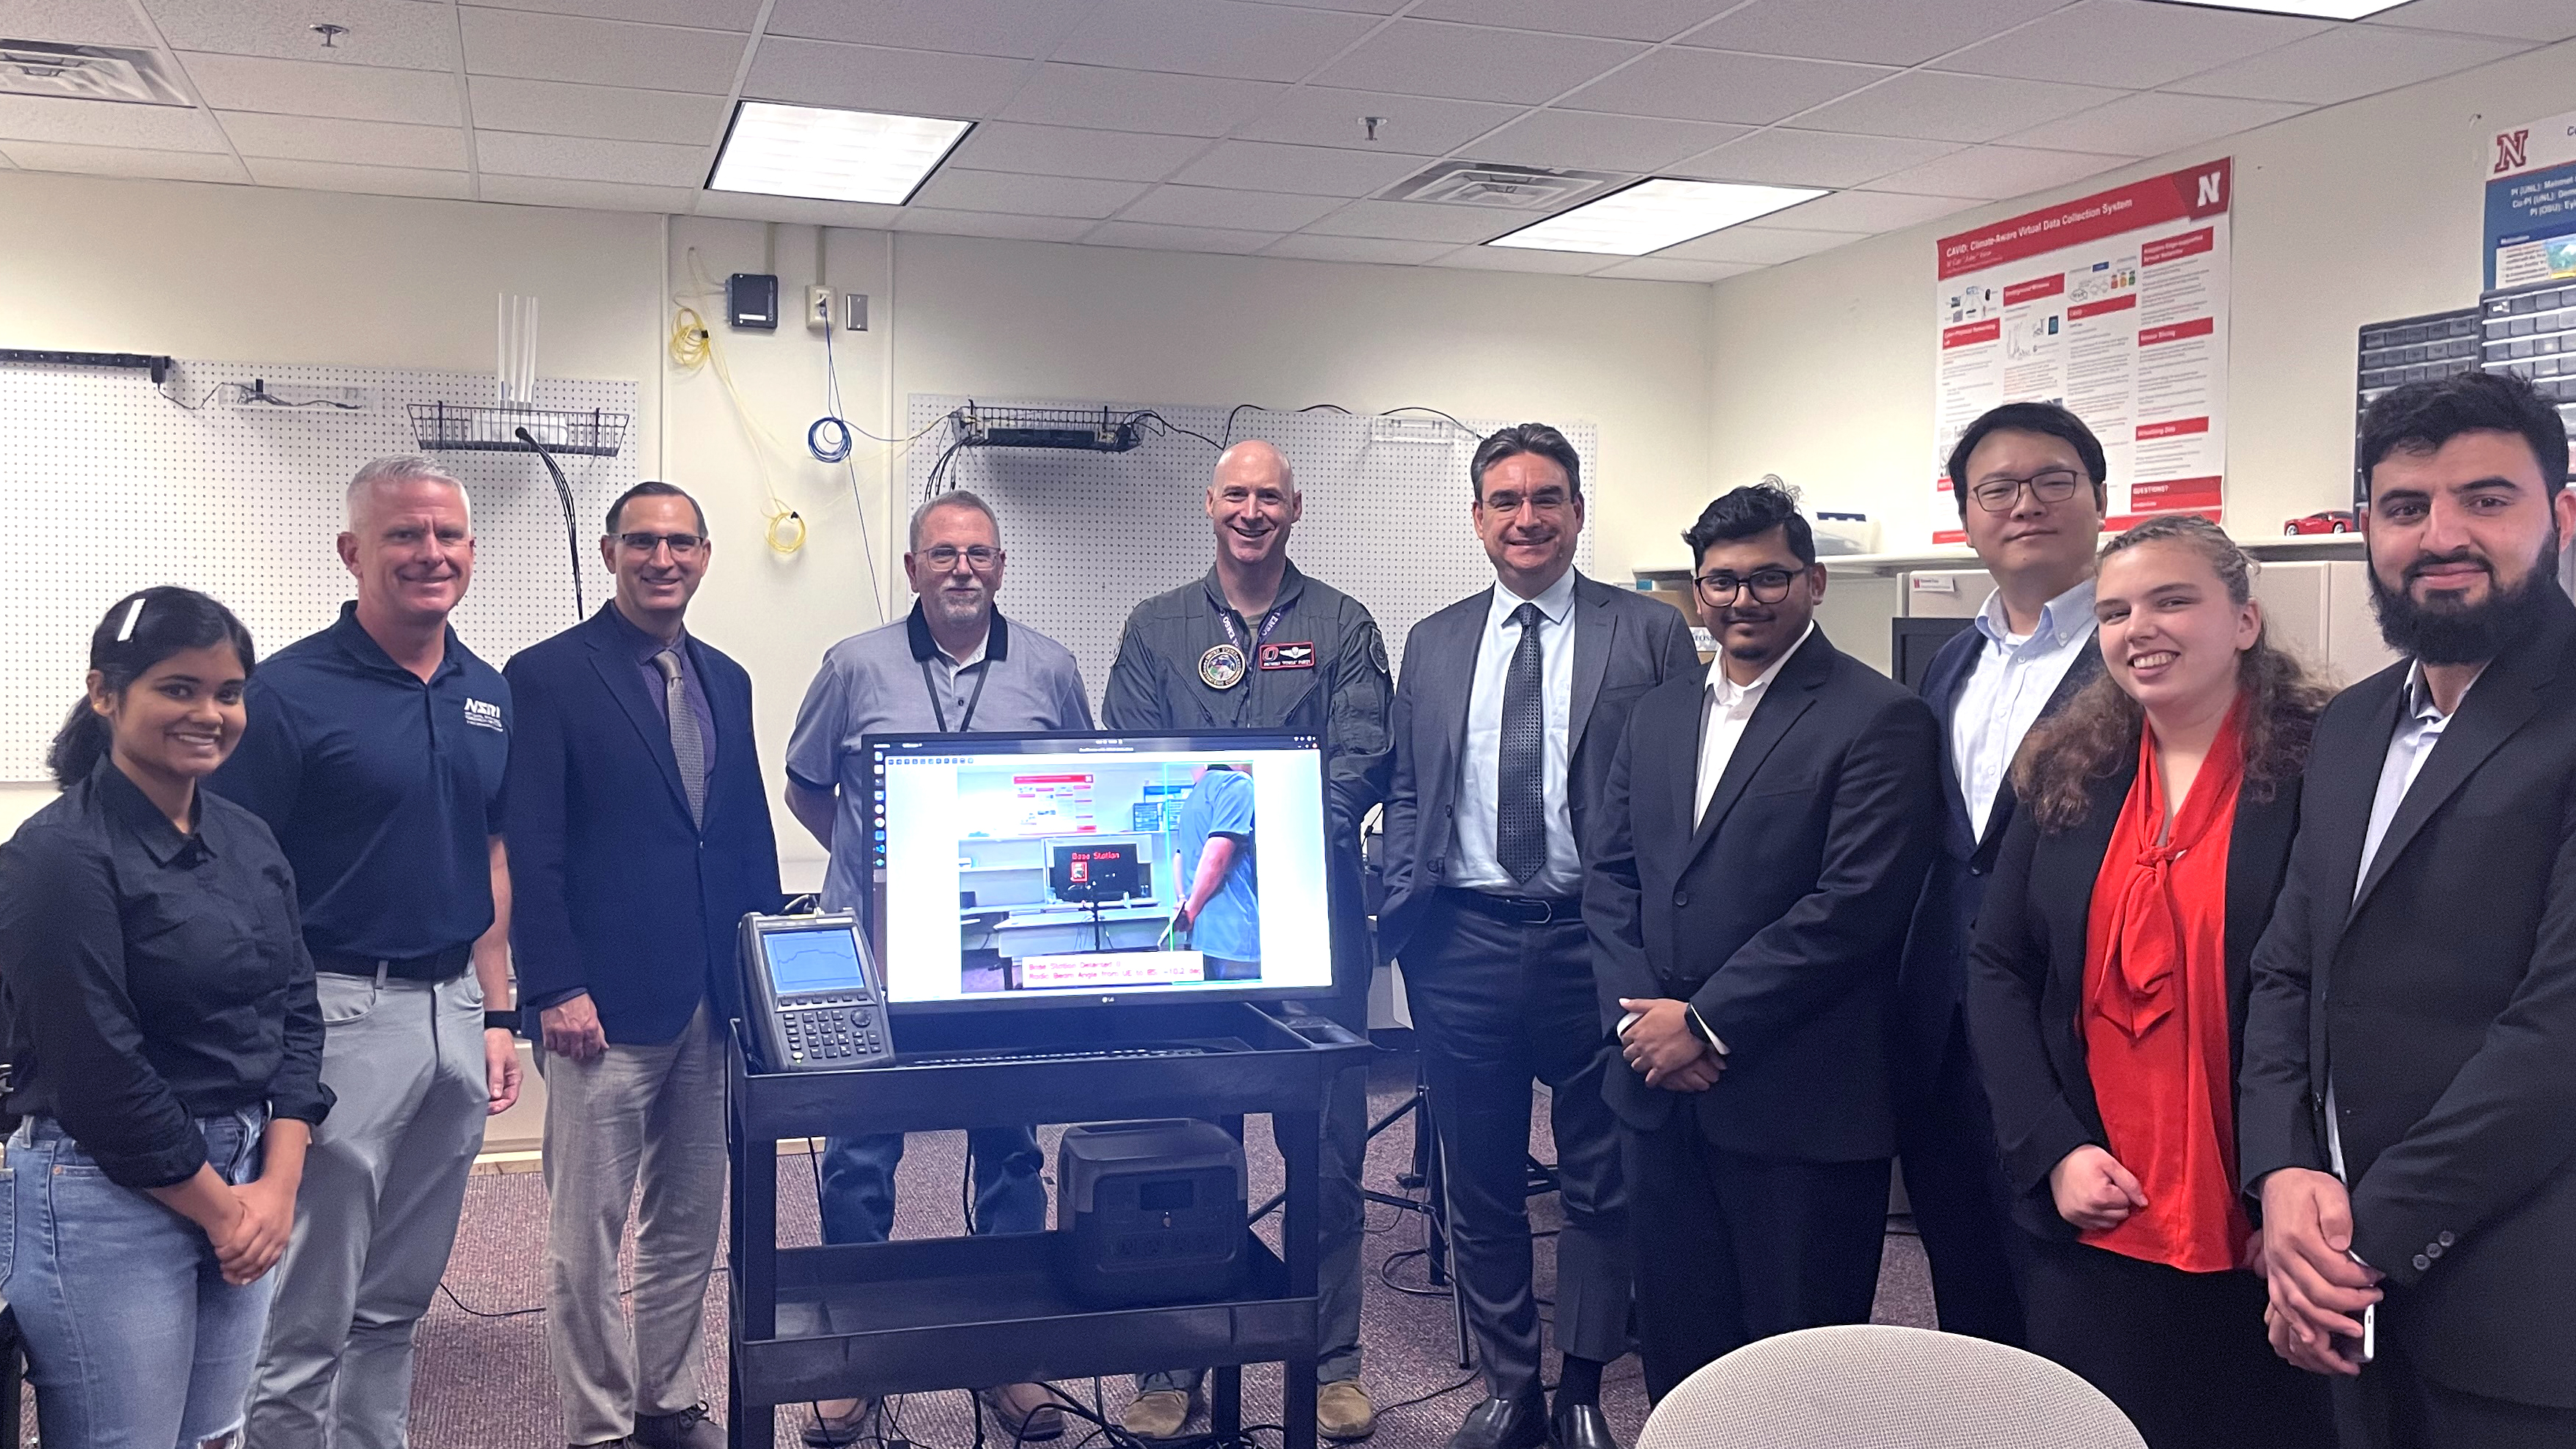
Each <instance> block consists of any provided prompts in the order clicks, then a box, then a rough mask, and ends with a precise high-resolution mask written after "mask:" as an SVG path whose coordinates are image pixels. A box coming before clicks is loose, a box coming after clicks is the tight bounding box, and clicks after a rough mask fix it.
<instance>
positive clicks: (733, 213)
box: [695, 191, 1090, 231]
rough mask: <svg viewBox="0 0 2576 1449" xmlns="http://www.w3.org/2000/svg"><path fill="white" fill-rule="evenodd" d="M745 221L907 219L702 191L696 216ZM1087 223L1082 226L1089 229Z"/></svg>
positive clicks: (848, 204)
mask: <svg viewBox="0 0 2576 1449" xmlns="http://www.w3.org/2000/svg"><path fill="white" fill-rule="evenodd" d="M695 214H696V215H699V216H726V217H733V218H736V219H738V220H742V221H789V222H795V223H798V224H799V225H806V226H847V227H857V228H859V229H861V230H865V231H892V230H893V229H894V224H895V220H896V219H897V218H898V217H901V216H902V215H903V208H902V207H900V206H876V205H872V204H870V203H868V202H864V201H820V200H816V199H815V198H813V197H808V196H755V195H753V194H751V193H750V192H747V191H702V192H700V193H698V205H697V211H696V213H695ZM1089 224H1090V223H1088V222H1083V223H1078V225H1084V226H1088V225H1089Z"/></svg>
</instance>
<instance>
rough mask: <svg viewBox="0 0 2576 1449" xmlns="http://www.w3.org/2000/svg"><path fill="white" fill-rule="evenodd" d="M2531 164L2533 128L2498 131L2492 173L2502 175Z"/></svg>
mask: <svg viewBox="0 0 2576 1449" xmlns="http://www.w3.org/2000/svg"><path fill="white" fill-rule="evenodd" d="M2530 164H2531V128H2530V127H2528V126H2526V127H2524V128H2523V129H2521V130H2519V131H2498V132H2496V162H2495V170H2494V171H2493V172H2491V173H2490V174H2491V175H2496V176H2502V175H2503V174H2505V173H2506V172H2508V171H2519V170H2521V169H2522V168H2523V167H2525V166H2528V165H2530Z"/></svg>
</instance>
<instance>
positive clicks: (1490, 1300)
mask: <svg viewBox="0 0 2576 1449" xmlns="http://www.w3.org/2000/svg"><path fill="white" fill-rule="evenodd" d="M1468 476H1469V482H1470V484H1471V485H1472V487H1473V489H1474V501H1473V502H1472V503H1471V504H1470V506H1469V510H1468V516H1469V519H1470V520H1471V521H1472V522H1473V524H1474V525H1475V529H1476V534H1477V537H1478V538H1480V539H1481V540H1482V541H1483V543H1484V546H1485V553H1486V555H1487V557H1489V558H1490V559H1492V561H1493V565H1494V575H1495V584H1494V587H1492V588H1490V589H1483V590H1479V591H1478V592H1476V593H1474V594H1472V595H1470V596H1468V597H1467V598H1464V599H1461V600H1460V601H1458V602H1457V603H1455V604H1452V605H1450V606H1449V607H1447V608H1445V609H1443V610H1441V611H1440V612H1439V613H1436V614H1433V615H1432V616H1431V617H1429V618H1427V619H1425V620H1423V621H1422V622H1421V623H1420V624H1418V625H1416V626H1414V629H1413V632H1412V634H1411V635H1409V636H1408V637H1407V639H1406V642H1405V651H1404V674H1403V677H1402V679H1401V680H1399V681H1398V683H1397V685H1396V692H1395V708H1394V717H1393V718H1394V724H1393V735H1394V740H1395V773H1394V783H1393V786H1392V788H1391V789H1390V791H1389V794H1388V798H1387V805H1386V865H1385V879H1386V890H1387V896H1386V903H1385V905H1384V907H1383V908H1382V909H1381V910H1380V912H1379V916H1378V921H1379V935H1380V941H1381V943H1382V944H1383V945H1384V947H1385V948H1386V949H1387V950H1388V951H1390V952H1391V953H1393V954H1395V955H1397V956H1398V957H1399V959H1400V963H1401V965H1402V967H1403V970H1404V985H1405V999H1406V1002H1407V1004H1408V1005H1409V1006H1410V1007H1411V1009H1412V1013H1413V1024H1414V1028H1415V1030H1416V1032H1417V1034H1418V1037H1419V1040H1420V1043H1421V1048H1422V1059H1423V1071H1424V1074H1425V1076H1426V1078H1427V1079H1428V1081H1429V1084H1430V1088H1431V1112H1432V1118H1433V1121H1434V1122H1435V1123H1436V1124H1437V1126H1438V1129H1439V1133H1440V1141H1441V1150H1442V1155H1443V1161H1444V1163H1445V1164H1446V1166H1447V1169H1448V1200H1449V1210H1450V1220H1449V1230H1450V1240H1451V1242H1452V1244H1453V1245H1454V1249H1455V1262H1454V1271H1455V1273H1456V1275H1457V1282H1458V1285H1459V1286H1458V1292H1459V1293H1460V1294H1461V1295H1462V1296H1463V1297H1464V1299H1465V1300H1466V1312H1467V1321H1468V1324H1469V1326H1470V1328H1471V1329H1472V1330H1473V1332H1474V1335H1475V1339H1476V1346H1477V1356H1478V1359H1479V1361H1480V1362H1482V1363H1483V1365H1484V1369H1485V1386H1486V1398H1485V1400H1484V1401H1483V1402H1482V1403H1480V1404H1478V1405H1477V1406H1476V1407H1475V1408H1473V1409H1471V1410H1469V1411H1468V1413H1467V1416H1466V1419H1465V1421H1464V1422H1463V1423H1462V1424H1461V1425H1460V1426H1459V1428H1458V1430H1457V1432H1456V1434H1455V1435H1453V1436H1452V1438H1451V1440H1450V1443H1451V1445H1452V1446H1454V1449H1529V1446H1533V1445H1536V1444H1538V1443H1540V1442H1541V1441H1542V1440H1552V1441H1553V1442H1554V1443H1555V1444H1556V1445H1557V1446H1558V1449H1615V1446H1614V1444H1613V1441H1612V1439H1611V1437H1610V1428H1609V1423H1608V1421H1607V1420H1606V1419H1604V1418H1603V1417H1602V1414H1601V1408H1600V1387H1601V1366H1602V1365H1603V1364H1604V1363H1606V1362H1607V1361H1609V1360H1611V1359H1614V1358H1617V1357H1618V1356H1619V1355H1620V1354H1622V1353H1624V1352H1626V1345H1627V1332H1628V1304H1629V1276H1630V1274H1629V1263H1628V1229H1627V1221H1626V1206H1625V1194H1624V1192H1623V1189H1622V1187H1621V1184H1620V1174H1619V1161H1618V1135H1617V1132H1616V1129H1615V1127H1614V1124H1613V1123H1612V1121H1611V1118H1610V1113H1609V1107H1608V1105H1607V1103H1606V1102H1605V1101H1604V1099H1603V1097H1602V1095H1601V1083H1602V1079H1603V1076H1604V1075H1605V1073H1607V1072H1609V1071H1611V1070H1614V1069H1617V1059H1616V1057H1615V1056H1614V1054H1613V1053H1612V1051H1611V1045H1612V1044H1611V1042H1610V1040H1609V1038H1608V1037H1607V1036H1605V1035H1604V1034H1603V1033H1602V1031H1601V1027H1600V1022H1599V1020H1598V1018H1597V1016H1596V1014H1595V1010H1596V1008H1595V1001H1596V999H1597V996H1596V992H1595V988H1594V984H1593V980H1592V963H1591V959H1590V954H1589V949H1588V945H1587V940H1586V936H1585V932H1584V927H1583V917H1582V907H1581V891H1582V884H1583V872H1582V864H1581V851H1580V848H1579V847H1580V843H1581V841H1582V840H1583V839H1584V831H1585V828H1586V826H1587V825H1588V824H1589V821H1590V817H1591V814H1592V811H1593V809H1594V808H1595V805H1596V802H1597V801H1598V800H1599V798H1600V793H1601V784H1602V780H1603V777H1604V776H1605V775H1606V774H1607V773H1608V770H1609V764H1610V754H1611V751H1612V750H1613V749H1615V748H1616V747H1617V745H1618V742H1619V736H1620V734H1621V732H1622V731H1623V730H1624V729H1625V727H1626V725H1627V722H1628V711H1629V709H1630V708H1631V707H1632V706H1634V705H1635V704H1636V702H1637V700H1638V698H1639V697H1640V696H1642V695H1643V694H1645V693H1646V691H1648V690H1650V689H1652V688H1654V687H1655V686H1656V685H1657V684H1660V683H1662V682H1663V681H1665V680H1667V679H1672V678H1677V677H1680V676H1683V675H1689V674H1695V673H1697V672H1698V668H1699V657H1698V655H1697V653H1696V652H1695V651H1694V650H1693V648H1692V646H1691V637H1690V628H1689V625H1688V622H1687V621H1686V620H1685V619H1684V618H1683V617H1682V615H1681V612H1680V611H1679V610H1677V609H1673V608H1671V607H1669V606H1667V605H1665V604H1662V603H1659V602H1656V601H1654V600H1652V599H1648V598H1644V597H1642V596H1640V595H1638V594H1637V593H1635V592H1634V591H1632V590H1627V589H1617V588H1612V587H1611V586H1610V585H1608V584H1603V583H1599V582H1596V581H1594V580H1592V579H1587V578H1584V577H1583V576H1582V575H1581V574H1579V573H1577V572H1576V571H1575V568H1574V552H1575V545H1576V543H1577V542H1578V541H1579V540H1580V538H1581V536H1582V532H1583V487H1582V464H1581V461H1580V460H1579V459H1578V458H1577V457H1576V455H1575V452H1574V448H1573V445H1572V444H1570V443H1568V442H1567V441H1566V439H1565V436H1564V434H1562V433H1560V432H1558V431H1557V430H1556V429H1554V428H1551V427H1548V426H1547V425H1545V424H1543V423H1523V424H1521V425H1519V426H1517V427H1510V428H1505V429H1503V430H1502V431H1500V432H1498V433H1495V434H1494V435H1493V436H1492V437H1489V438H1487V439H1485V440H1484V442H1483V443H1482V444H1481V445H1480V446H1479V447H1478V448H1477V449H1476V454H1475V458H1474V460H1473V462H1472V463H1471V464H1470V465H1469V468H1468ZM1533 1078H1535V1079H1537V1080H1540V1081H1544V1082H1546V1083H1547V1084H1548V1087H1549V1089H1550V1092H1551V1096H1550V1111H1551V1126H1552V1128H1553V1131H1554V1137H1555V1141H1556V1171H1557V1181H1558V1187H1559V1194H1560V1196H1561V1198H1562V1199H1563V1202H1564V1208H1565V1226H1564V1229H1563V1230H1562V1231H1561V1232H1560V1233H1559V1235H1558V1237H1557V1241H1556V1264H1557V1276H1556V1283H1557V1287H1556V1309H1555V1315H1554V1317H1555V1323H1556V1338H1557V1347H1558V1349H1559V1351H1560V1352H1561V1353H1562V1355H1563V1363H1562V1367H1561V1369H1560V1371H1559V1374H1558V1381H1557V1391H1556V1404H1555V1411H1554V1413H1553V1414H1552V1415H1551V1414H1549V1413H1547V1412H1546V1407H1545V1405H1544V1404H1543V1403H1542V1402H1541V1392H1540V1382H1541V1366H1540V1359H1539V1326H1538V1303H1537V1298H1536V1296H1535V1294H1534V1293H1533V1291H1532V1288H1531V1278H1530V1274H1531V1249H1530V1230H1529V1216H1528V1214H1527V1212H1526V1211H1525V1210H1524V1208H1523V1201H1524V1198H1525V1197H1526V1195H1527V1191H1528V1189H1527V1183H1526V1162H1527V1158H1528V1153H1529V1134H1530V1083H1531V1081H1532V1079H1533Z"/></svg>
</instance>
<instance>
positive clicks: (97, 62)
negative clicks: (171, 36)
mask: <svg viewBox="0 0 2576 1449" xmlns="http://www.w3.org/2000/svg"><path fill="white" fill-rule="evenodd" d="M0 94H7V95H13V96H59V97H62V98H64V99H67V100H79V101H124V102H128V103H131V104H137V105H146V106H184V105H187V104H188V98H187V96H185V95H184V94H182V93H181V92H180V90H179V88H178V87H177V86H176V85H173V84H172V83H171V81H170V77H169V76H168V74H167V73H165V72H164V71H163V70H162V68H161V57H160V55H159V53H158V52H155V51H150V50H130V49H127V48H125V47H123V46H116V45H48V44H46V43H44V42H43V41H36V40H0Z"/></svg>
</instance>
